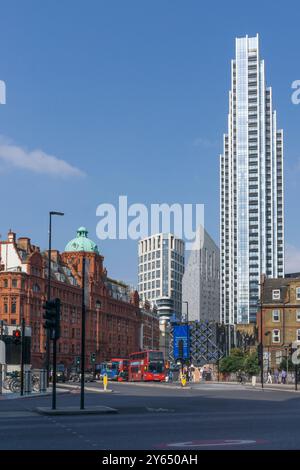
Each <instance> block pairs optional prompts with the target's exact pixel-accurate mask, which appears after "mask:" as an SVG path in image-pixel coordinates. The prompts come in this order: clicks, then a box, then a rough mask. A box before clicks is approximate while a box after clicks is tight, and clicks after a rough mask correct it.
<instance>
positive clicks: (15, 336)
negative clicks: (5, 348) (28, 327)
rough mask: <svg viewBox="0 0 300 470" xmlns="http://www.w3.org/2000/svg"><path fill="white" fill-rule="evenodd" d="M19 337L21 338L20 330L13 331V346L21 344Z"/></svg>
mask: <svg viewBox="0 0 300 470" xmlns="http://www.w3.org/2000/svg"><path fill="white" fill-rule="evenodd" d="M21 337H22V334H21V330H14V331H13V342H14V343H15V344H21Z"/></svg>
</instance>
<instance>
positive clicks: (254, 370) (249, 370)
mask: <svg viewBox="0 0 300 470" xmlns="http://www.w3.org/2000/svg"><path fill="white" fill-rule="evenodd" d="M244 371H245V372H246V374H248V375H257V374H259V371H260V367H259V364H258V355H257V353H252V354H249V355H247V356H246V358H245V361H244Z"/></svg>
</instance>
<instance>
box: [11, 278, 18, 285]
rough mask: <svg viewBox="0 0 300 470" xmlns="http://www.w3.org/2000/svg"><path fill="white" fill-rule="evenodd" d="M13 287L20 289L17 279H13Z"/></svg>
mask: <svg viewBox="0 0 300 470" xmlns="http://www.w3.org/2000/svg"><path fill="white" fill-rule="evenodd" d="M11 285H12V287H18V281H17V279H13V280H12V284H11Z"/></svg>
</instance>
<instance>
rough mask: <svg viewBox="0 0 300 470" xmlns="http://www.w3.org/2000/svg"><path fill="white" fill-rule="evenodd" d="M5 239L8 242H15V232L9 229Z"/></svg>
mask: <svg viewBox="0 0 300 470" xmlns="http://www.w3.org/2000/svg"><path fill="white" fill-rule="evenodd" d="M7 240H8V241H9V242H10V243H16V234H15V232H12V231H11V229H9V232H8V234H7Z"/></svg>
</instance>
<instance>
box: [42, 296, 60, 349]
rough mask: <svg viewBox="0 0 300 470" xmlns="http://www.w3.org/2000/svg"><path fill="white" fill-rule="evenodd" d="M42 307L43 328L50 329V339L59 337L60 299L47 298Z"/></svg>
mask: <svg viewBox="0 0 300 470" xmlns="http://www.w3.org/2000/svg"><path fill="white" fill-rule="evenodd" d="M43 309H44V310H45V313H44V315H43V317H44V319H45V323H44V328H46V330H49V331H50V339H52V340H57V339H59V337H60V299H53V300H47V301H46V303H45V304H44V305H43Z"/></svg>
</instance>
